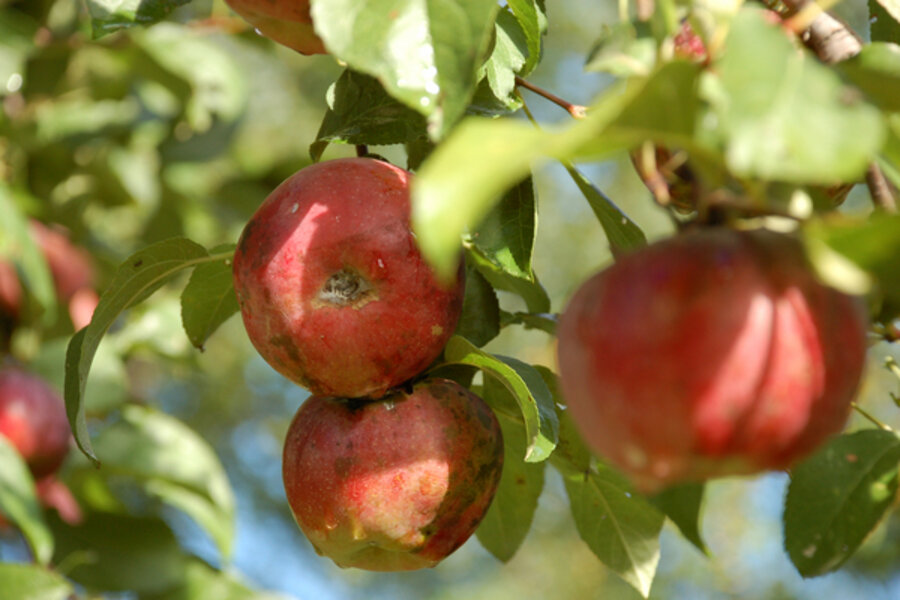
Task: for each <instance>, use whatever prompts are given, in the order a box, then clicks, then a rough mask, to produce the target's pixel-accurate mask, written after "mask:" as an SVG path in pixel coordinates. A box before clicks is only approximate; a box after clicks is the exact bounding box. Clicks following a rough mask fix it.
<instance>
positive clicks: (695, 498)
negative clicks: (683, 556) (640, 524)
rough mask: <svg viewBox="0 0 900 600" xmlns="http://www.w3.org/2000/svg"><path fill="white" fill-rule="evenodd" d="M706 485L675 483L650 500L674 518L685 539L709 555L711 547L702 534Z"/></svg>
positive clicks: (673, 520)
mask: <svg viewBox="0 0 900 600" xmlns="http://www.w3.org/2000/svg"><path fill="white" fill-rule="evenodd" d="M704 487H705V486H704V484H702V483H682V484H679V485H674V486H672V487H669V488H667V489H665V490H663V491H662V492H660V493H658V494H656V495H655V496H653V497H651V498H650V502H652V503H653V505H654V506H656V508H658V509H659V510H661V511H662V512H664V513H665V515H666V516H667V517H669V518H670V519H672V522H673V523H675V525H676V526H677V527H678V530H679V531H681V535H683V536H684V537H685V539H687V540H688V541H689V542H690V543H692V544H693V545H694V546H696V547H697V549H698V550H700V552H702V553H703V554H706V555H707V556H708V555H709V548H707V547H706V543H705V542H704V541H703V536H701V535H700V512H701V510H702V508H703V492H704Z"/></svg>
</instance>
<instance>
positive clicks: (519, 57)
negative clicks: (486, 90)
mask: <svg viewBox="0 0 900 600" xmlns="http://www.w3.org/2000/svg"><path fill="white" fill-rule="evenodd" d="M526 43H527V42H526V41H525V34H524V33H523V32H522V29H521V28H520V27H519V24H518V23H517V22H516V19H515V17H513V16H512V14H511V13H509V12H507V11H505V10H504V11H500V14H498V15H497V24H496V33H495V36H494V49H493V51H492V52H491V55H490V57H488V59H487V61H486V62H485V63H484V67H483V69H484V73H485V77H486V79H487V81H488V86H489V87H490V89H491V91H492V92H493V94H494V97H496V98H497V100H499V101H500V102H501V103H502V104H503V105H505V106H506V107H507V108H508V109H510V110H516V109H518V108H519V105H520V104H521V100H520V99H519V97H518V95H517V94H516V93H515V89H516V74H517V73H519V71H520V70H521V69H522V67H524V66H525V62H526V58H525V57H526V54H527V53H528V51H527V50H526V47H525V46H526Z"/></svg>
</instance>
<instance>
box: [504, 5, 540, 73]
mask: <svg viewBox="0 0 900 600" xmlns="http://www.w3.org/2000/svg"><path fill="white" fill-rule="evenodd" d="M506 4H507V6H509V8H510V10H512V12H513V14H514V15H515V16H516V20H517V21H518V22H519V26H520V27H521V28H522V31H523V32H524V34H525V40H526V44H527V48H528V60H527V61H526V63H525V66H524V67H523V68H522V69H521V71H520V75H522V76H523V77H524V76H526V75H528V74H529V73H531V72H532V71H534V68H535V67H536V66H537V65H538V62H540V60H541V54H542V52H541V47H542V45H541V36H543V35H544V33H546V31H547V15H546V11H545V10H544V0H508V2H507V3H506Z"/></svg>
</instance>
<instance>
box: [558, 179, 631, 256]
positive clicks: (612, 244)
mask: <svg viewBox="0 0 900 600" xmlns="http://www.w3.org/2000/svg"><path fill="white" fill-rule="evenodd" d="M566 170H567V171H568V172H569V175H570V176H571V177H572V179H573V180H574V181H575V184H576V185H577V186H578V189H579V190H581V193H582V194H583V195H584V197H585V199H586V200H587V201H588V204H590V206H591V210H593V211H594V214H595V215H596V216H597V220H598V221H600V226H601V227H602V228H603V232H604V233H605V234H606V239H607V240H608V241H609V248H610V250H612V253H613V255H614V256H616V257H618V256H621V255H622V254H624V253H626V252H628V251H630V250H636V249H637V248H640V247H642V246H646V245H647V238H646V237H644V232H643V231H641V228H640V227H638V226H637V225H636V224H635V223H634V221H632V220H631V219H630V218H628V215H626V214H625V213H624V212H622V209H620V208H619V207H618V206H616V205H615V203H614V202H613V201H612V200H610V199H609V198H608V197H607V196H606V194H604V193H603V192H602V191H601V190H600V188H598V187H597V186H595V185H594V184H593V183H592V182H591V180H589V179H588V178H587V177H585V176H584V175H582V174H581V173H580V172H579V171H578V170H577V169H575V168H574V167H571V166H566Z"/></svg>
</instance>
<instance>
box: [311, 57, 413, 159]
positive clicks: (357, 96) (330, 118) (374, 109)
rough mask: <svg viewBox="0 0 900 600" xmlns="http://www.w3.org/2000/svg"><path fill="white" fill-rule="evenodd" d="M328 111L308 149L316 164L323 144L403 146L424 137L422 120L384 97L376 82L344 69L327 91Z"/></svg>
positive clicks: (384, 93)
mask: <svg viewBox="0 0 900 600" xmlns="http://www.w3.org/2000/svg"><path fill="white" fill-rule="evenodd" d="M327 100H328V111H327V112H326V113H325V118H324V119H323V120H322V125H321V126H320V127H319V133H318V134H317V135H316V142H315V143H314V144H313V146H312V147H311V148H310V154H311V155H312V158H313V160H319V158H320V157H321V155H322V151H324V149H325V144H323V142H335V141H339V142H344V143H347V144H373V145H388V144H404V143H408V142H414V141H415V140H417V139H419V138H421V137H423V136H424V135H425V118H424V117H423V116H422V115H421V114H419V113H418V112H416V111H414V110H412V109H411V108H409V107H408V106H406V105H405V104H401V103H400V102H398V101H397V100H395V99H394V98H392V97H391V96H389V95H388V93H387V92H386V91H385V89H384V87H383V86H382V85H381V84H380V83H378V80H376V79H374V78H373V77H369V76H368V75H363V74H362V73H356V72H354V71H351V70H350V69H347V70H346V71H344V73H343V74H342V75H341V76H340V78H339V79H338V80H337V81H336V82H335V83H334V85H332V86H331V88H329V90H328V96H327Z"/></svg>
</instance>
